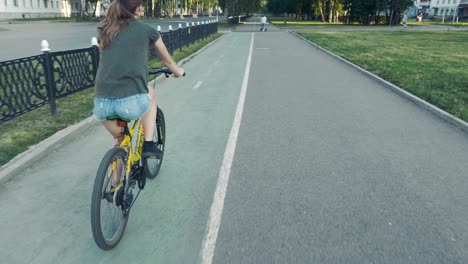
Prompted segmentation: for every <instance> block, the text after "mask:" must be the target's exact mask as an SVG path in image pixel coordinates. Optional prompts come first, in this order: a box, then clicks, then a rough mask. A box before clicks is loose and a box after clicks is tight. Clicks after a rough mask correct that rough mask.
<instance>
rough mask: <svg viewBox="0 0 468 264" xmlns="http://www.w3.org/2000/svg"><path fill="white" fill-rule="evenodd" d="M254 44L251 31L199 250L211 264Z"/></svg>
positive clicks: (203, 260) (204, 263) (204, 261)
mask: <svg viewBox="0 0 468 264" xmlns="http://www.w3.org/2000/svg"><path fill="white" fill-rule="evenodd" d="M253 44H254V34H253V33H252V39H251V42H250V51H249V57H248V59H247V65H246V67H245V72H244V81H243V82H242V88H241V92H240V96H239V102H238V103H237V109H236V115H235V117H234V122H233V124H232V128H231V133H230V134H229V139H228V142H227V145H226V150H225V152H224V159H223V163H222V165H221V169H220V171H219V176H218V183H217V185H216V191H215V194H214V199H213V204H212V205H211V210H210V219H209V220H208V227H207V228H208V231H207V233H206V234H205V239H204V240H203V248H202V252H201V258H202V260H201V261H202V263H203V264H211V263H212V262H213V256H214V251H215V247H216V240H217V238H218V231H219V226H220V223H221V216H222V214H223V207H224V198H225V197H226V190H227V186H228V183H229V176H230V174H231V165H232V160H233V158H234V152H235V150H236V143H237V136H238V134H239V128H240V124H241V120H242V112H243V111H244V102H245V95H246V93H247V85H248V82H249V74H250V65H251V62H252V51H253Z"/></svg>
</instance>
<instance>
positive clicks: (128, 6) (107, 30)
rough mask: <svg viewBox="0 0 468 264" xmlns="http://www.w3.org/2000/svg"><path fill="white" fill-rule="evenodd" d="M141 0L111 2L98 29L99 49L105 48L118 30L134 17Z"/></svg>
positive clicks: (114, 0) (116, 0) (115, 0)
mask: <svg viewBox="0 0 468 264" xmlns="http://www.w3.org/2000/svg"><path fill="white" fill-rule="evenodd" d="M141 3H142V1H141V0H113V1H112V3H111V4H110V6H109V10H108V11H107V16H106V18H105V19H104V22H103V23H102V24H101V25H100V26H99V27H98V32H99V40H100V46H101V48H105V47H107V46H108V45H109V44H110V43H111V41H112V39H113V38H114V37H115V36H117V34H118V33H119V32H120V30H121V29H122V28H123V27H124V26H126V25H128V20H130V19H132V18H134V17H135V12H136V9H137V8H138V7H139V6H140V5H141Z"/></svg>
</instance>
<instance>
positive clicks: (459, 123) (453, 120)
mask: <svg viewBox="0 0 468 264" xmlns="http://www.w3.org/2000/svg"><path fill="white" fill-rule="evenodd" d="M287 32H289V33H291V34H292V35H294V36H296V37H298V38H300V39H302V40H304V41H306V42H308V43H309V44H310V45H312V46H314V47H315V48H317V49H319V50H321V51H323V52H324V53H326V54H328V55H329V56H331V57H333V58H335V59H337V60H339V61H341V62H343V63H345V64H348V65H349V66H351V67H353V68H354V69H355V70H357V71H359V72H360V73H362V74H364V75H366V76H367V77H370V78H371V79H373V80H375V81H377V82H379V83H380V84H382V85H383V86H384V87H386V88H388V89H390V90H391V91H393V92H395V93H396V94H398V95H400V96H401V97H403V98H406V99H408V100H409V101H411V102H413V103H415V104H416V105H418V106H420V107H422V108H424V109H426V110H428V111H429V112H431V113H432V114H434V115H436V116H438V117H439V118H441V119H442V120H444V121H446V122H448V123H449V124H451V125H453V126H455V127H457V128H459V129H461V130H462V131H464V132H465V133H468V123H467V122H465V121H463V120H461V119H459V118H457V117H455V116H453V115H452V114H450V113H447V112H446V111H444V110H442V109H440V108H438V107H437V106H435V105H432V104H430V103H428V102H426V101H424V100H423V99H421V98H419V97H417V96H415V95H413V94H411V93H409V92H407V91H405V90H403V89H402V88H400V87H398V86H397V85H395V84H393V83H391V82H389V81H386V80H384V79H382V78H381V77H379V76H377V75H375V74H373V73H371V72H369V71H367V70H365V69H363V68H361V67H359V66H358V65H356V64H354V63H352V62H350V61H348V60H346V59H344V58H342V57H340V56H338V55H336V54H334V53H332V52H331V51H329V50H327V49H324V48H322V47H320V46H319V45H317V44H316V43H314V42H312V41H310V40H308V39H306V38H304V37H302V36H300V35H298V34H297V33H295V32H293V31H289V30H287Z"/></svg>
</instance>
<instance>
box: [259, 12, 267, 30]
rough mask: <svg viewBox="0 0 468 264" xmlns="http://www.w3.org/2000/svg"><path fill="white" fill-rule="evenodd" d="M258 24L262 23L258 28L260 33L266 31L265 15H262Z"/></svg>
mask: <svg viewBox="0 0 468 264" xmlns="http://www.w3.org/2000/svg"><path fill="white" fill-rule="evenodd" d="M260 23H262V27H261V28H260V31H267V28H266V23H267V18H266V16H265V15H263V16H262V18H260Z"/></svg>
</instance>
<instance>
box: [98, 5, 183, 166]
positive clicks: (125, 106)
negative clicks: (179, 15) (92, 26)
mask: <svg viewBox="0 0 468 264" xmlns="http://www.w3.org/2000/svg"><path fill="white" fill-rule="evenodd" d="M141 4H142V1H141V0H114V1H113V2H112V3H111V4H110V6H109V10H108V12H107V16H106V18H105V19H104V21H103V23H102V24H101V25H100V26H99V27H98V33H99V41H100V48H101V58H100V63H99V68H98V70H97V74H96V82H95V84H96V95H95V98H94V115H95V116H96V119H97V120H98V121H101V122H102V123H103V125H104V127H105V128H106V129H107V130H108V131H109V132H110V133H111V134H112V136H113V137H114V144H115V145H119V144H120V141H121V140H122V137H121V136H122V134H121V133H122V127H119V126H118V125H117V121H116V120H107V118H108V117H110V116H120V117H122V118H125V119H129V120H135V119H138V118H140V117H141V121H142V124H143V129H144V131H145V142H144V144H143V156H145V157H146V156H158V155H160V150H159V149H158V148H157V143H156V142H153V134H154V130H155V126H156V122H155V120H156V109H157V108H156V107H157V106H156V97H155V94H154V91H153V89H151V88H149V87H147V85H148V77H147V76H148V53H149V48H150V45H151V46H154V47H155V49H156V51H157V53H158V55H159V58H160V59H161V62H162V63H163V64H164V65H166V66H167V67H168V68H169V70H170V71H172V72H173V76H174V77H176V78H177V77H180V76H182V75H183V73H184V70H183V69H182V68H179V67H177V65H176V64H175V63H174V61H173V60H172V58H171V56H170V55H169V52H168V51H167V48H166V46H165V45H164V42H163V41H162V39H161V36H160V35H159V32H158V31H157V30H156V29H155V28H154V27H152V26H150V25H148V24H145V23H143V22H141V21H140V20H139V18H140V13H141Z"/></svg>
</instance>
